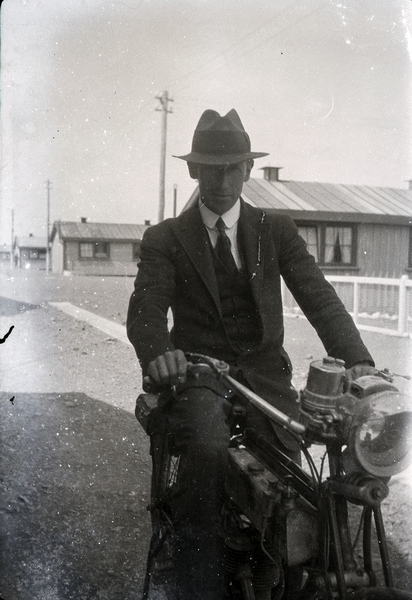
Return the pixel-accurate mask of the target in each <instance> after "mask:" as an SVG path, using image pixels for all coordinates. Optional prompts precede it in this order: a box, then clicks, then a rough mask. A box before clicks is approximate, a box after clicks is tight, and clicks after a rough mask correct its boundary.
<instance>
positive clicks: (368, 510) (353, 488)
mask: <svg viewBox="0 0 412 600" xmlns="http://www.w3.org/2000/svg"><path fill="white" fill-rule="evenodd" d="M328 454H329V459H330V478H329V479H328V480H327V481H326V482H324V484H323V493H322V494H321V501H320V503H321V504H320V506H319V516H320V519H322V522H321V524H320V526H321V529H323V531H321V536H320V540H321V545H320V548H319V557H320V563H319V567H320V573H322V572H323V573H324V575H318V576H317V577H316V582H315V587H316V588H317V589H318V590H322V591H324V592H328V593H329V594H332V593H333V592H337V597H338V598H339V600H347V598H348V589H357V588H361V587H373V586H375V585H376V575H375V573H374V570H373V565H372V514H373V515H374V520H375V527H376V534H377V540H378V545H379V550H380V555H381V562H382V571H383V575H384V580H385V585H386V586H387V587H392V585H393V579H392V572H391V566H390V560H389V552H388V545H387V541H386V535H385V530H384V525H383V519H382V512H381V507H380V500H381V499H383V498H384V497H386V494H387V488H386V486H385V484H384V483H382V482H380V481H379V480H375V481H371V480H370V479H369V478H363V480H364V481H366V484H365V485H362V482H363V480H362V476H361V475H359V476H358V477H357V481H356V484H357V485H354V483H355V482H354V481H353V480H354V477H353V476H352V478H350V477H348V478H347V481H348V483H345V478H343V480H342V477H341V463H340V456H341V447H340V445H338V444H331V445H329V446H328ZM355 479H356V478H355ZM342 481H343V483H342ZM367 486H369V487H367ZM365 489H367V491H365ZM348 502H353V503H355V504H360V505H363V514H362V521H363V544H362V545H363V548H362V550H363V567H359V566H358V564H357V562H356V560H355V556H354V548H353V546H352V541H351V532H350V526H349V516H348ZM325 513H326V514H327V520H326V519H324V516H323V515H325ZM329 538H330V539H329ZM329 549H330V552H331V556H329ZM330 562H332V564H333V568H332V569H331V568H330V564H329V563H330Z"/></svg>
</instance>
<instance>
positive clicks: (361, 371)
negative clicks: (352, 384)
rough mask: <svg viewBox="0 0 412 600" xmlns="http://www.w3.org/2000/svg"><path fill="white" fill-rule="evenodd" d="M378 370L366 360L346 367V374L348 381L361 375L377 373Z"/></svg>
mask: <svg viewBox="0 0 412 600" xmlns="http://www.w3.org/2000/svg"><path fill="white" fill-rule="evenodd" d="M377 374H378V371H377V369H375V367H372V366H371V365H370V364H369V363H368V362H360V363H357V364H356V365H353V367H351V368H350V369H346V375H347V377H348V379H349V381H353V380H354V379H358V377H363V376H364V375H377Z"/></svg>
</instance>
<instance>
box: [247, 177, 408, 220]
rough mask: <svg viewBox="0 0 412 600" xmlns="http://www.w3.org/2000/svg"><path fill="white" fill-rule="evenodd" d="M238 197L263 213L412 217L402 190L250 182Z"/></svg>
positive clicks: (301, 183)
mask: <svg viewBox="0 0 412 600" xmlns="http://www.w3.org/2000/svg"><path fill="white" fill-rule="evenodd" d="M242 195H243V196H244V197H245V199H248V200H249V201H250V202H251V203H252V204H254V205H255V206H258V207H259V208H263V209H265V208H266V209H267V210H269V209H274V210H282V211H287V212H289V211H317V212H327V213H351V214H353V213H359V214H363V215H387V216H392V217H412V191H410V190H404V189H394V188H380V187H371V186H366V185H344V184H333V183H318V182H298V181H272V182H270V181H267V180H266V179H250V180H249V181H247V182H246V183H245V185H244V187H243V193H242Z"/></svg>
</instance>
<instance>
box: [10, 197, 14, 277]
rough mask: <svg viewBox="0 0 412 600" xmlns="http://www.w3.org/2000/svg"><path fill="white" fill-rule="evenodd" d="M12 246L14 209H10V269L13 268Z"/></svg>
mask: <svg viewBox="0 0 412 600" xmlns="http://www.w3.org/2000/svg"><path fill="white" fill-rule="evenodd" d="M13 244H14V209H13V208H12V209H11V248H10V269H13V268H14V255H13Z"/></svg>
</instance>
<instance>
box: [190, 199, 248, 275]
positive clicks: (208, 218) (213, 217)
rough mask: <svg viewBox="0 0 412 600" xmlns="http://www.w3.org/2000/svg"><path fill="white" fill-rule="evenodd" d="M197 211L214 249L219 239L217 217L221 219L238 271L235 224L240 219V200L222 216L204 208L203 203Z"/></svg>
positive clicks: (239, 262)
mask: <svg viewBox="0 0 412 600" xmlns="http://www.w3.org/2000/svg"><path fill="white" fill-rule="evenodd" d="M199 209H200V215H201V217H202V221H203V223H204V224H205V227H206V230H207V232H208V234H209V238H210V241H211V242H212V246H213V248H215V247H216V244H217V238H218V237H219V231H218V229H217V227H216V223H217V221H218V219H219V217H221V218H222V220H223V222H224V224H225V226H226V235H227V236H228V238H229V239H230V242H231V250H232V254H233V258H234V259H235V263H236V266H237V268H238V269H240V268H241V266H242V263H241V260H240V254H239V247H238V244H237V224H238V221H239V217H240V200H237V201H236V203H235V204H234V205H233V206H232V208H230V209H229V210H228V211H227V212H225V213H223V215H217V214H216V213H214V212H213V211H211V210H210V209H209V208H207V206H205V205H204V204H203V203H199Z"/></svg>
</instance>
